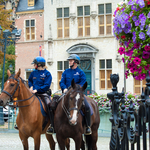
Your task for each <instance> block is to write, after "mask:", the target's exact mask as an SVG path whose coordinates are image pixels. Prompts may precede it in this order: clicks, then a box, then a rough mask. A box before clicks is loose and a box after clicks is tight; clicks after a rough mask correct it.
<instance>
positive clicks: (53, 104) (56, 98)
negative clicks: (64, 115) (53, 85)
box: [50, 95, 62, 110]
mask: <svg viewBox="0 0 150 150" xmlns="http://www.w3.org/2000/svg"><path fill="white" fill-rule="evenodd" d="M61 97H62V96H59V95H54V96H53V99H52V101H51V103H50V107H51V109H52V110H56V108H57V105H58V103H59V102H60V99H61Z"/></svg>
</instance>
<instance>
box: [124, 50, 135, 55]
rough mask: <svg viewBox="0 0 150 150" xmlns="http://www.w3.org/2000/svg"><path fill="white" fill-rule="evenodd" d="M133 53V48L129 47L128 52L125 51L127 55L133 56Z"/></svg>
mask: <svg viewBox="0 0 150 150" xmlns="http://www.w3.org/2000/svg"><path fill="white" fill-rule="evenodd" d="M132 54H133V49H129V50H128V51H127V52H125V55H127V56H132Z"/></svg>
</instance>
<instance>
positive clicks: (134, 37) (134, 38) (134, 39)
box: [132, 31, 136, 43]
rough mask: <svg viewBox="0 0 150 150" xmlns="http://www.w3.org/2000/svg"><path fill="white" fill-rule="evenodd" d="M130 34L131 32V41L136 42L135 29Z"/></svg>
mask: <svg viewBox="0 0 150 150" xmlns="http://www.w3.org/2000/svg"><path fill="white" fill-rule="evenodd" d="M132 34H133V37H132V40H133V43H136V33H135V31H134V32H133V33H132Z"/></svg>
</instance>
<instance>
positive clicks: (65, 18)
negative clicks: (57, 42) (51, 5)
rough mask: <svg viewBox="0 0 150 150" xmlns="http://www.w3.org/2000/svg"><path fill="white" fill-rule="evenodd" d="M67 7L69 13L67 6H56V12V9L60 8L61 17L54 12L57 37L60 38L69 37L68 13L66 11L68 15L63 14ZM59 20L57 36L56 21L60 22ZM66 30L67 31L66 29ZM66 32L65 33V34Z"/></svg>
mask: <svg viewBox="0 0 150 150" xmlns="http://www.w3.org/2000/svg"><path fill="white" fill-rule="evenodd" d="M66 8H68V9H69V13H70V8H69V7H61V8H56V13H57V12H58V11H57V10H58V9H62V17H58V13H57V14H56V16H57V38H58V39H62V38H69V37H70V18H69V17H70V14H69V13H68V16H64V15H65V9H66ZM60 20H61V27H59V30H61V36H59V30H58V21H59V22H60ZM65 21H68V26H65ZM66 30H68V31H66ZM65 31H66V32H67V35H66V34H65V33H66V32H65Z"/></svg>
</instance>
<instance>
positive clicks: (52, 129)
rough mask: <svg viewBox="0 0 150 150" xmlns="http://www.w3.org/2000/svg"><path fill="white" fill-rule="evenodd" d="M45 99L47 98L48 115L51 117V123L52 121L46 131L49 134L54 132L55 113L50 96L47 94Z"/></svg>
mask: <svg viewBox="0 0 150 150" xmlns="http://www.w3.org/2000/svg"><path fill="white" fill-rule="evenodd" d="M44 100H45V103H46V106H47V112H48V117H49V119H50V123H51V124H50V125H49V127H48V128H47V131H46V133H47V134H53V133H54V115H53V111H52V109H51V108H50V99H49V97H47V96H45V97H44Z"/></svg>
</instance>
